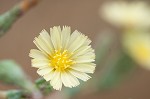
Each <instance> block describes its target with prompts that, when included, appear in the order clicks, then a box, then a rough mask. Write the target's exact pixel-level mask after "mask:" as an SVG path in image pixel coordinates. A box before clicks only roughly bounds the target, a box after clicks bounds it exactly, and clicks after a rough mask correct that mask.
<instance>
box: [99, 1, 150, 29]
mask: <svg viewBox="0 0 150 99" xmlns="http://www.w3.org/2000/svg"><path fill="white" fill-rule="evenodd" d="M149 10H150V9H149V8H148V5H147V4H146V3H145V2H142V1H137V2H136V1H135V2H126V1H114V2H109V3H106V4H104V5H103V6H102V8H101V9H100V11H99V12H100V13H99V14H100V15H101V16H102V17H103V18H104V19H105V20H107V21H108V22H110V23H112V24H113V25H115V26H124V27H141V28H143V27H149V26H150V20H149V17H150V12H149Z"/></svg>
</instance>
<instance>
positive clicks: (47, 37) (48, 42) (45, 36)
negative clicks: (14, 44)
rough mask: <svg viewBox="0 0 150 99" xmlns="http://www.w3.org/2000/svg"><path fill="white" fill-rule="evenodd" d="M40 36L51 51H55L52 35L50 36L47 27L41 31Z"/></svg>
mask: <svg viewBox="0 0 150 99" xmlns="http://www.w3.org/2000/svg"><path fill="white" fill-rule="evenodd" d="M39 38H40V39H42V40H43V42H44V43H45V44H46V45H47V46H48V48H49V50H50V52H51V53H53V51H54V46H53V44H52V41H51V37H50V35H49V33H48V32H47V31H46V30H45V29H44V30H42V32H41V33H40V36H39Z"/></svg>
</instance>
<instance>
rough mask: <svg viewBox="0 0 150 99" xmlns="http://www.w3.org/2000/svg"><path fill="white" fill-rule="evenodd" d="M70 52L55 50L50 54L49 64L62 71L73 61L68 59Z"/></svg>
mask: <svg viewBox="0 0 150 99" xmlns="http://www.w3.org/2000/svg"><path fill="white" fill-rule="evenodd" d="M71 55H72V54H70V53H69V52H68V51H67V50H64V51H59V50H55V53H54V54H53V55H52V56H51V58H50V60H51V65H52V66H53V67H54V68H55V69H56V70H59V71H64V70H65V69H67V68H68V67H70V66H71V65H73V64H74V63H75V62H74V61H73V60H71V59H70V56H71Z"/></svg>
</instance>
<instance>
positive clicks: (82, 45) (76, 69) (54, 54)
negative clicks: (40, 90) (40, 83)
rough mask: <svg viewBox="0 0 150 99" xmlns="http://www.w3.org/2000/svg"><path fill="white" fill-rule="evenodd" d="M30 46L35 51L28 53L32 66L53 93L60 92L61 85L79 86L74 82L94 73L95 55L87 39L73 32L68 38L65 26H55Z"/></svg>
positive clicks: (68, 29) (67, 28) (69, 32)
mask: <svg viewBox="0 0 150 99" xmlns="http://www.w3.org/2000/svg"><path fill="white" fill-rule="evenodd" d="M33 42H34V43H35V45H36V46H37V47H38V49H39V50H37V49H31V51H30V54H29V56H30V57H31V58H33V59H32V66H33V67H36V68H38V70H37V73H38V74H39V75H40V76H43V78H44V79H45V80H46V81H50V84H51V86H53V88H54V89H56V90H61V88H62V85H64V86H66V87H70V88H71V87H75V86H77V85H79V84H80V83H79V81H78V79H81V80H83V81H87V80H88V79H89V78H91V77H90V76H89V75H87V74H86V73H93V72H94V70H95V64H94V63H92V62H94V61H95V53H94V50H93V49H92V48H91V45H90V43H91V40H89V39H88V37H87V36H85V35H83V34H82V33H80V32H78V31H77V30H75V31H74V32H73V33H72V34H71V29H70V27H67V26H64V27H63V29H61V28H60V27H56V26H55V27H53V28H50V34H49V33H48V32H47V31H46V30H43V31H42V32H41V33H40V35H39V36H38V37H36V38H35V40H34V41H33ZM77 78H78V79H77Z"/></svg>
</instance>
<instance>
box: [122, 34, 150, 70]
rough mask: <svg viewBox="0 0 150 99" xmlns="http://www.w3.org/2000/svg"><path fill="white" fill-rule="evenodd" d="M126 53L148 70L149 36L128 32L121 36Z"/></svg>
mask: <svg viewBox="0 0 150 99" xmlns="http://www.w3.org/2000/svg"><path fill="white" fill-rule="evenodd" d="M123 46H124V48H125V50H126V52H127V53H128V54H129V55H130V56H131V57H132V58H133V59H134V60H135V61H136V62H137V63H139V64H140V65H141V66H143V67H144V68H146V69H150V34H149V33H146V32H145V33H140V32H137V31H132V32H131V31H130V32H127V33H124V34H123Z"/></svg>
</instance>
